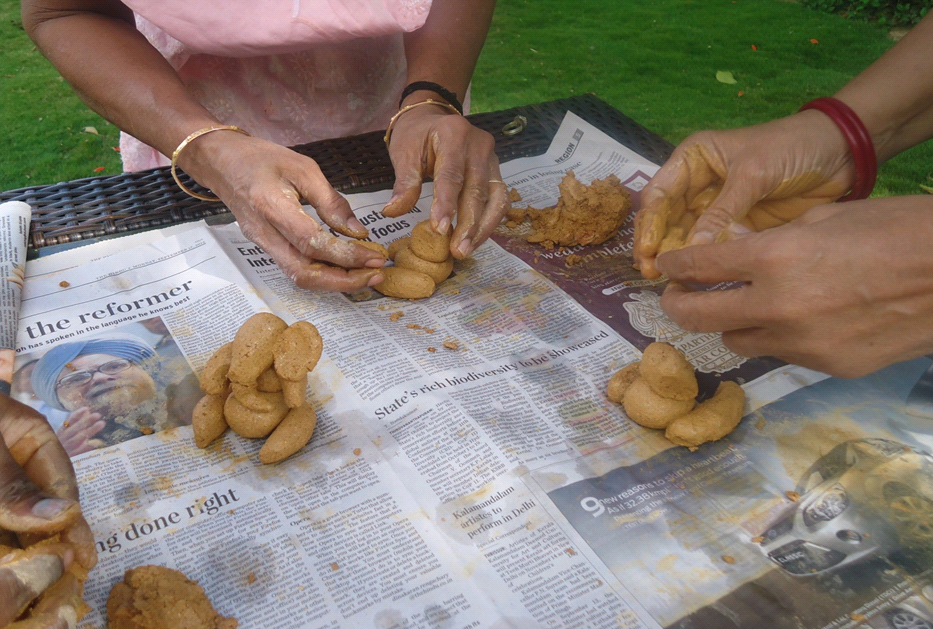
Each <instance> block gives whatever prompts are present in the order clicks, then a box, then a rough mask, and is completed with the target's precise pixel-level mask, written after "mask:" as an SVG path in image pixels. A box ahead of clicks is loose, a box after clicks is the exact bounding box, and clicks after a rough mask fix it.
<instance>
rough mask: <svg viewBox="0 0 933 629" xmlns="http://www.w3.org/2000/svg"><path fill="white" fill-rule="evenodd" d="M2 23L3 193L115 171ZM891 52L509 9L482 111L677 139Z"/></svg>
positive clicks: (782, 31) (833, 27)
mask: <svg viewBox="0 0 933 629" xmlns="http://www.w3.org/2000/svg"><path fill="white" fill-rule="evenodd" d="M0 18H2V23H0V29H2V31H0V70H2V71H0V125H2V128H3V129H5V130H6V143H5V147H4V148H5V151H4V155H3V158H2V160H0V189H11V188H19V187H24V186H29V185H36V184H42V183H54V182H58V181H64V180H68V179H75V178H81V177H90V176H93V175H95V174H97V173H96V171H95V169H97V168H100V167H103V170H102V171H101V172H102V173H104V174H111V173H117V172H119V171H120V161H119V155H118V154H117V153H116V152H115V151H114V150H113V147H115V146H116V145H117V131H116V129H115V128H114V127H113V126H112V125H110V124H108V123H106V122H105V121H103V120H102V119H101V118H100V117H99V116H97V115H96V114H94V113H93V112H91V111H89V110H88V109H87V108H86V107H85V106H84V105H83V104H82V103H81V102H80V100H79V99H78V98H77V97H76V96H75V95H74V94H73V93H72V92H71V90H70V88H69V87H68V85H67V84H65V83H64V82H63V81H62V80H61V79H60V78H59V76H58V74H57V72H55V70H54V69H53V68H52V67H51V66H50V64H49V63H48V62H47V61H46V60H45V59H44V58H43V57H42V55H41V54H39V53H38V51H36V50H35V47H34V46H33V45H32V42H31V41H29V39H28V38H27V37H26V35H25V33H24V32H23V31H22V28H21V25H20V21H19V5H18V3H17V2H14V1H12V0H0ZM811 40H816V41H817V42H818V43H812V41H811ZM891 45H893V42H892V41H891V39H889V38H888V37H887V33H886V31H885V30H884V29H881V28H878V27H876V26H874V25H871V24H868V23H864V22H855V21H851V20H846V19H845V18H843V17H840V16H836V15H829V14H824V13H819V12H816V11H813V10H810V9H807V8H806V7H803V6H802V5H799V4H796V3H794V2H787V1H784V0H736V1H734V2H733V1H732V0H653V1H652V2H621V1H620V0H574V1H568V0H499V3H498V6H497V9H496V15H495V18H494V22H493V26H492V29H491V31H490V33H489V36H488V38H487V42H486V47H485V48H484V50H483V54H482V56H481V57H480V60H479V64H478V67H477V71H476V74H475V75H474V81H473V111H493V110H497V109H506V108H509V107H514V106H517V105H525V104H529V103H534V102H540V101H547V100H552V99H556V98H564V97H567V96H572V95H575V94H582V93H593V94H595V95H596V96H598V97H600V98H602V99H603V100H605V101H606V102H608V103H609V104H611V105H613V106H615V107H616V108H618V109H619V110H620V111H622V112H623V113H625V114H626V115H628V116H629V117H631V118H633V119H634V120H636V121H637V122H639V123H641V124H642V125H644V126H645V127H647V128H649V129H651V130H652V131H655V132H656V133H658V134H660V135H661V136H663V137H665V138H667V139H668V140H670V141H671V142H674V143H676V142H679V141H680V140H682V139H684V138H685V137H686V136H687V135H689V134H690V133H692V132H694V131H698V130H700V129H704V128H727V127H733V126H740V125H746V124H753V123H758V122H763V121H766V120H770V119H772V118H775V117H779V116H784V115H787V114H790V113H792V112H794V111H796V109H797V108H798V107H799V106H800V105H801V104H802V103H804V102H806V101H807V100H810V99H811V98H814V97H816V96H822V95H829V94H832V93H833V92H835V91H836V90H837V89H838V88H839V87H841V86H842V85H843V84H844V83H845V82H846V81H848V80H849V79H850V78H851V77H853V76H854V75H855V74H857V73H858V72H859V71H860V70H862V69H863V68H864V67H866V66H867V65H869V64H870V63H871V62H872V61H874V60H875V59H876V58H877V57H878V56H879V55H881V54H882V53H883V52H884V51H885V50H887V49H888V48H889V47H890V46H891ZM753 46H754V48H753ZM719 70H723V71H728V72H731V73H732V74H733V76H734V77H735V79H736V80H737V83H736V84H734V85H729V84H724V83H720V82H718V81H717V80H716V72H717V71H719ZM89 126H90V127H95V128H96V129H97V130H98V131H99V133H100V135H94V134H89V133H85V132H83V129H84V128H85V127H89ZM931 164H933V143H927V144H926V145H922V146H920V147H916V148H914V149H912V150H911V151H908V152H906V153H904V154H902V155H900V156H898V157H896V158H895V159H893V160H891V161H890V162H888V163H887V164H885V165H884V166H883V167H882V170H881V173H880V176H879V183H878V187H877V189H876V194H909V193H917V192H920V189H919V187H918V184H925V185H930V183H931V179H930V178H931Z"/></svg>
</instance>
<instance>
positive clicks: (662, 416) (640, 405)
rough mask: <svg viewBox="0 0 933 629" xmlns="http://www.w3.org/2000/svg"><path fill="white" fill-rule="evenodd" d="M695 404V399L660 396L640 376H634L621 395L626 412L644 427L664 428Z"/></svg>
mask: <svg viewBox="0 0 933 629" xmlns="http://www.w3.org/2000/svg"><path fill="white" fill-rule="evenodd" d="M695 404H696V400H672V399H670V398H666V397H661V396H660V395H658V394H657V393H655V392H654V390H653V389H652V388H651V387H650V386H649V385H648V383H647V382H646V381H645V379H644V378H643V377H641V376H639V377H638V378H635V380H634V381H633V382H632V384H631V385H629V387H628V389H627V390H626V391H625V395H624V396H623V397H622V406H623V407H624V408H625V412H626V414H627V415H628V416H629V417H631V418H632V421H634V422H636V423H638V424H641V425H642V426H644V427H645V428H666V427H667V425H668V424H670V423H671V422H672V421H674V420H675V419H677V418H678V417H680V416H681V415H683V414H685V413H688V412H689V411H690V410H692V409H693V407H694V405H695Z"/></svg>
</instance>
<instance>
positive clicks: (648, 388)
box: [606, 343, 745, 450]
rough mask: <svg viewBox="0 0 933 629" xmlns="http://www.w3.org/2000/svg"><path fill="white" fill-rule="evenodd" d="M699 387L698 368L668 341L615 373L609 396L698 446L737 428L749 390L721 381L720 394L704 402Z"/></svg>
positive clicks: (634, 415)
mask: <svg viewBox="0 0 933 629" xmlns="http://www.w3.org/2000/svg"><path fill="white" fill-rule="evenodd" d="M698 391H699V387H698V386H697V380H696V374H695V373H694V369H693V366H692V365H691V364H690V362H689V361H688V360H687V358H686V357H685V356H684V355H683V353H682V352H680V351H679V350H678V349H677V348H675V347H673V346H672V345H669V344H668V343H652V344H651V345H649V346H648V347H646V348H645V351H644V352H643V353H642V358H641V360H640V361H638V362H635V363H632V364H630V365H626V366H625V367H624V368H622V369H620V370H618V371H617V372H616V373H614V374H613V375H612V377H611V378H610V379H609V383H608V384H607V386H606V397H607V398H609V400H610V401H612V402H615V403H616V404H622V405H623V408H625V412H626V414H627V415H628V416H629V417H630V418H631V419H632V421H634V422H636V423H638V424H641V425H642V426H645V427H646V428H655V429H661V430H665V429H666V432H665V436H666V437H667V438H668V439H669V440H670V441H671V442H673V443H675V444H677V445H681V446H685V447H687V448H690V449H691V450H696V449H697V447H698V446H699V445H701V444H703V443H706V442H708V441H717V440H719V439H722V438H723V437H725V436H726V435H728V434H729V433H730V432H732V430H733V429H734V428H735V427H736V426H738V425H739V422H740V421H742V416H743V413H744V411H745V391H744V390H743V389H742V387H740V386H739V385H738V384H736V383H734V382H722V383H720V385H719V388H718V389H717V390H716V393H715V395H714V396H713V397H712V398H710V399H708V400H706V401H705V402H701V403H700V404H699V405H697V404H696V396H697V393H698Z"/></svg>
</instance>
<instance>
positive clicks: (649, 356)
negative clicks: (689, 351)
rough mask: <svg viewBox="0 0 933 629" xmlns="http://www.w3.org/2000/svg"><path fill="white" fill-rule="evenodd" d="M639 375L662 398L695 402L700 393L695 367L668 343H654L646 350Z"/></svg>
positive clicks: (642, 357)
mask: <svg viewBox="0 0 933 629" xmlns="http://www.w3.org/2000/svg"><path fill="white" fill-rule="evenodd" d="M639 373H641V377H642V378H644V379H645V381H646V382H647V383H648V384H649V385H650V386H651V388H652V389H653V390H654V392H655V393H657V394H658V395H660V396H661V397H665V398H670V399H673V400H693V399H695V398H696V396H697V393H699V387H698V386H697V379H696V374H695V373H694V370H693V365H691V364H690V361H688V360H687V358H686V357H685V356H684V355H683V353H681V352H680V351H679V350H678V349H677V348H676V347H674V346H673V345H670V344H668V343H652V344H650V345H649V346H648V347H646V348H645V351H644V352H643V353H642V356H641V363H640V367H639Z"/></svg>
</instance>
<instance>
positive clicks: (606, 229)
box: [509, 170, 632, 249]
mask: <svg viewBox="0 0 933 629" xmlns="http://www.w3.org/2000/svg"><path fill="white" fill-rule="evenodd" d="M558 189H559V190H560V198H558V200H557V205H555V206H554V207H549V208H545V209H543V210H538V209H535V208H532V207H528V208H525V210H524V211H523V212H522V214H524V215H525V216H527V217H529V218H530V219H531V227H532V233H531V235H529V236H527V237H526V239H527V240H528V242H534V243H541V244H542V245H544V246H545V247H546V248H548V249H552V248H554V247H555V246H562V247H572V246H576V245H598V244H600V243H603V242H606V241H607V240H609V239H610V238H612V237H613V236H615V235H616V234H617V233H618V231H619V229H620V228H621V227H622V225H623V224H624V223H625V220H626V219H627V218H628V215H629V212H630V211H631V210H632V198H631V196H630V195H629V193H628V190H627V189H626V188H625V186H623V185H622V182H621V181H619V178H618V177H616V176H615V175H609V176H608V177H606V178H605V179H597V180H594V181H593V182H592V183H590V185H584V184H582V183H580V181H578V180H577V178H576V176H575V175H574V173H573V171H572V170H569V171H567V174H566V175H565V176H564V178H563V180H561V182H560V185H559V186H558ZM517 216H518V211H513V212H511V213H510V214H509V218H510V219H513V220H514V218H517ZM523 218H524V217H523Z"/></svg>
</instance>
